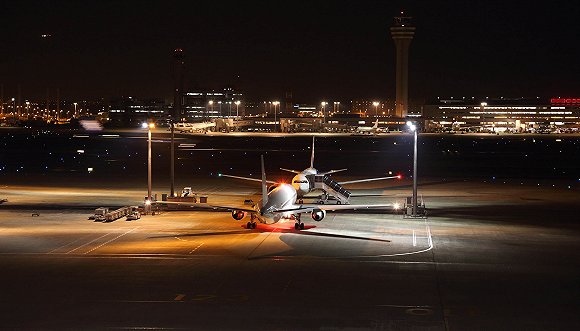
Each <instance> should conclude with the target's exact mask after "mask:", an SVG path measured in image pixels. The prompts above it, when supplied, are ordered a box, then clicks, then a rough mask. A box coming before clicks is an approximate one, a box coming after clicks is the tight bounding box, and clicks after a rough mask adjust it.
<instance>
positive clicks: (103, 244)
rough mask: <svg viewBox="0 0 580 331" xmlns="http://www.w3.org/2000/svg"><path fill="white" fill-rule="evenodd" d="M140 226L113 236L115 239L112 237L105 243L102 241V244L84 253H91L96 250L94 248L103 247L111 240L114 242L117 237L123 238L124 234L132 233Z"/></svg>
mask: <svg viewBox="0 0 580 331" xmlns="http://www.w3.org/2000/svg"><path fill="white" fill-rule="evenodd" d="M138 228H139V227H136V228H133V229H131V230H129V231H127V232H125V233H121V234H120V235H118V236H116V237H115V238H113V239H111V240H108V241H105V242H104V243H102V244H100V245H99V246H97V247H95V248H93V249H91V250H90V251H88V252H85V253H84V254H85V255H86V254H89V253H91V252H92V251H94V250H96V249H99V248H101V247H103V246H105V245H107V244H108V243H111V242H113V241H115V240H117V239H119V238H121V237H122V236H124V235H126V234H128V233H131V232H133V231H135V230H137V229H138Z"/></svg>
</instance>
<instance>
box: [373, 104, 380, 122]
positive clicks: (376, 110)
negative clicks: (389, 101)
mask: <svg viewBox="0 0 580 331" xmlns="http://www.w3.org/2000/svg"><path fill="white" fill-rule="evenodd" d="M373 106H375V118H379V102H378V101H375V102H373Z"/></svg>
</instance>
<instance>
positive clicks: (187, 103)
mask: <svg viewBox="0 0 580 331" xmlns="http://www.w3.org/2000/svg"><path fill="white" fill-rule="evenodd" d="M181 110H182V115H181V116H182V118H181V119H180V120H181V121H189V122H196V121H207V120H210V119H213V118H224V117H242V116H244V115H245V102H244V95H243V94H242V93H241V92H239V91H236V90H234V89H233V88H231V87H228V88H224V89H222V90H218V91H213V90H212V91H207V90H195V91H189V92H185V93H183V94H182V97H181Z"/></svg>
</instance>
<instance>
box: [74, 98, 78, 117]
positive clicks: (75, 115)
mask: <svg viewBox="0 0 580 331" xmlns="http://www.w3.org/2000/svg"><path fill="white" fill-rule="evenodd" d="M77 104H78V103H76V102H73V105H75V114H74V115H73V117H75V118H76V117H77Z"/></svg>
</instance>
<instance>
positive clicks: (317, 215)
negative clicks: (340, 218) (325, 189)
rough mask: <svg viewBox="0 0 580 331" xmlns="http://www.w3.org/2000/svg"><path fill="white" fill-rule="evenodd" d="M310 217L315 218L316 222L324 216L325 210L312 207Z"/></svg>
mask: <svg viewBox="0 0 580 331" xmlns="http://www.w3.org/2000/svg"><path fill="white" fill-rule="evenodd" d="M311 216H312V219H313V220H315V221H316V222H320V221H322V220H323V219H324V217H325V216H326V210H322V209H314V210H313V211H312V214H311Z"/></svg>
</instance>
